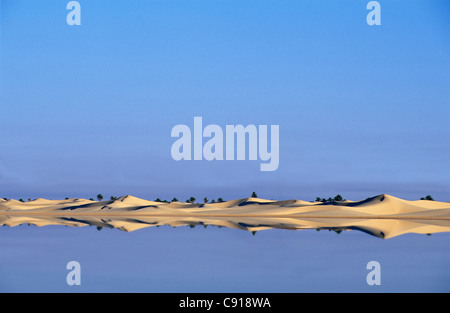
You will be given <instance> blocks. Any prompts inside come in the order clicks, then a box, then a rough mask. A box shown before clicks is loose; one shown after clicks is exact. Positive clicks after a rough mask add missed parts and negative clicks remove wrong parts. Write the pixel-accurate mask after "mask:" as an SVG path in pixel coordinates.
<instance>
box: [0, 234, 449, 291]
mask: <svg viewBox="0 0 450 313" xmlns="http://www.w3.org/2000/svg"><path fill="white" fill-rule="evenodd" d="M70 261H77V262H79V264H80V266H81V271H80V273H81V285H78V286H77V285H73V286H69V285H68V284H67V282H66V277H67V275H68V274H69V272H70V270H68V269H66V265H67V263H68V262H70ZM370 261H377V262H379V264H380V277H381V285H372V286H370V285H368V284H367V281H366V277H367V275H368V274H369V273H370V272H371V270H368V269H367V268H366V266H367V263H368V262H370ZM449 291H450V233H434V234H432V235H422V234H404V235H401V236H398V237H394V238H390V239H381V238H378V237H375V236H371V235H369V234H366V233H364V232H361V231H357V230H351V231H343V232H341V233H337V232H334V231H329V230H320V231H317V230H284V229H269V230H262V231H258V232H257V233H255V234H253V233H251V232H248V231H244V230H239V229H230V228H226V227H220V228H219V227H216V226H208V227H206V228H205V227H203V226H196V227H194V228H192V227H188V226H183V227H176V228H175V227H171V226H161V227H148V228H143V229H140V230H136V231H133V232H125V231H120V230H118V229H105V228H103V229H101V230H100V231H99V230H98V229H97V228H96V227H90V226H86V227H66V226H58V225H55V226H43V227H37V226H33V225H31V226H27V225H20V226H16V227H7V226H4V227H0V292H156V293H171V292H196V293H197V292H224V293H226V292H276V293H278V292H283V293H291V292H449Z"/></svg>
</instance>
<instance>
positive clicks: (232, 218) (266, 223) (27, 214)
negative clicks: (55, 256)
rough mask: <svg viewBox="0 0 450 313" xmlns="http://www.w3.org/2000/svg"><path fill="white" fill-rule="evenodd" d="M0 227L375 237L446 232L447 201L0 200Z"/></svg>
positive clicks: (449, 224) (387, 197)
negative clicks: (219, 229)
mask: <svg viewBox="0 0 450 313" xmlns="http://www.w3.org/2000/svg"><path fill="white" fill-rule="evenodd" d="M0 223H1V224H3V225H8V226H17V225H21V224H26V223H28V224H33V225H37V226H45V225H67V226H86V225H91V226H96V227H108V228H118V229H120V230H123V231H134V230H137V229H141V228H145V227H149V226H159V225H170V226H174V227H177V226H191V227H195V226H199V225H200V226H205V225H215V226H223V227H229V228H236V229H243V230H248V231H260V230H264V229H271V228H281V229H311V228H313V229H314V228H315V229H329V230H360V231H363V232H366V233H369V234H371V235H374V236H377V237H380V238H391V237H395V236H398V235H401V234H405V233H420V234H429V233H436V232H448V231H450V203H448V202H437V201H428V200H417V201H408V200H404V199H400V198H396V197H393V196H390V195H386V194H382V195H378V196H375V197H371V198H367V199H365V200H361V201H345V202H331V203H322V202H309V201H302V200H283V201H276V200H266V199H259V198H243V199H236V200H231V201H225V202H221V203H206V204H192V203H182V202H172V203H165V202H155V201H148V200H144V199H140V198H136V197H133V196H129V195H128V196H123V197H120V198H118V199H117V200H110V201H91V200H85V199H67V200H47V199H41V198H40V199H36V200H33V201H29V202H20V201H16V200H7V201H5V200H3V199H1V201H0Z"/></svg>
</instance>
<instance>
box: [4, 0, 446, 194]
mask: <svg viewBox="0 0 450 313" xmlns="http://www.w3.org/2000/svg"><path fill="white" fill-rule="evenodd" d="M68 2H69V1H65V0H43V1H25V0H1V96H0V138H1V140H0V147H1V148H0V196H1V197H8V198H16V199H18V198H24V199H27V198H37V197H44V198H54V199H55V198H62V197H66V196H67V197H84V198H89V197H95V195H97V194H98V193H102V194H103V195H104V196H105V197H109V196H110V195H115V196H121V195H125V194H132V195H134V196H138V197H142V198H146V199H151V200H153V199H154V198H156V197H160V198H162V199H169V200H170V199H172V198H173V197H177V198H179V199H180V200H185V199H186V198H188V197H189V196H191V195H194V196H195V197H196V198H197V199H203V197H205V196H207V197H208V198H209V199H212V198H216V199H217V197H223V198H224V199H231V198H243V197H247V196H250V194H251V192H252V191H256V192H257V194H258V196H260V197H262V198H268V199H293V198H296V199H303V200H313V199H314V198H315V197H316V196H321V197H329V196H334V195H336V194H338V193H340V194H342V195H343V197H344V198H347V199H352V200H359V199H364V198H366V197H369V196H374V195H377V194H380V193H388V194H391V195H394V196H397V197H402V198H406V199H411V200H413V199H418V198H420V197H422V196H425V195H427V194H431V195H432V196H433V197H434V198H435V199H436V200H441V201H450V162H449V160H450V141H449V138H450V2H449V1H446V0H440V1H439V0H423V1H419V0H417V1H415V0H411V1H406V0H405V1H387V0H380V1H379V2H380V4H381V25H380V26H369V25H368V24H367V23H366V16H367V14H368V13H369V11H368V10H367V9H366V4H367V3H368V2H369V1H366V0H364V1H363V0H346V1H338V0H329V1H325V0H324V1H316V0H309V1H300V0H295V1H294V0H292V1H291V0H270V1H269V0H244V1H243V0H239V1H237V0H226V1H225V0H223V1H219V0H202V1H200V0H183V1H175V0H164V1H163V0H158V1H151V0H148V1H147V0H146V1H143V0H142V1H140V0H134V1H125V0H114V1H113V0H110V1H106V0H80V1H79V3H80V4H81V25H80V26H69V25H68V24H67V23H66V16H67V14H68V13H69V10H67V9H66V4H67V3H68ZM194 116H202V117H203V122H204V124H205V125H206V124H217V125H220V126H223V127H225V125H226V124H231V125H236V124H243V125H248V124H254V125H279V126H280V164H279V168H278V170H276V171H274V172H261V171H260V170H259V165H260V161H179V162H177V161H174V160H173V159H172V157H171V154H170V151H171V146H172V144H173V142H174V141H175V139H174V138H171V136H170V133H171V129H172V127H173V126H175V125H177V124H186V125H188V126H191V127H193V119H194Z"/></svg>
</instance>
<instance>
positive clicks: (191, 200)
mask: <svg viewBox="0 0 450 313" xmlns="http://www.w3.org/2000/svg"><path fill="white" fill-rule="evenodd" d="M251 197H252V198H258V195H257V194H256V192H254V191H253V192H252V194H251ZM96 198H97V201H103V199H104V197H103V195H102V194H101V193H99V194H98V195H97V197H96ZM68 199H69V197H66V198H65V200H68ZM117 199H118V197H115V196H111V197H110V200H111V201H115V200H117ZM3 200H9V199H8V198H3ZM89 200H91V201H94V199H93V198H89ZM196 200H197V199H196V198H195V197H190V198H189V199H186V201H185V203H192V204H194V203H195V201H196ZM420 200H429V201H434V199H433V197H432V196H431V195H426V196H425V197H421V198H420ZM19 201H20V202H25V200H23V199H22V198H20V199H19ZM29 201H32V200H31V199H30V198H28V202H29ZM154 201H155V202H164V203H171V202H180V201H179V200H178V199H177V198H176V197H174V198H173V199H172V200H171V201H168V200H161V199H160V198H156V199H155V200H154ZM344 201H345V199H344V198H343V197H342V196H341V195H340V194H338V195H336V196H334V197H333V198H331V197H328V198H321V197H316V199H315V200H314V201H311V202H322V203H332V202H344ZM221 202H225V200H223V198H221V197H220V198H217V200H215V199H212V200H211V202H210V201H209V199H208V198H207V197H204V198H203V203H221Z"/></svg>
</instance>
